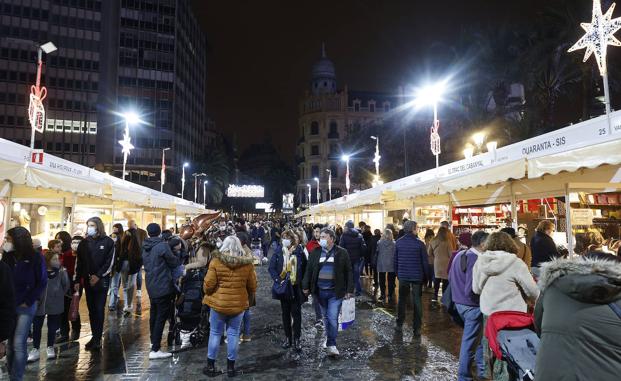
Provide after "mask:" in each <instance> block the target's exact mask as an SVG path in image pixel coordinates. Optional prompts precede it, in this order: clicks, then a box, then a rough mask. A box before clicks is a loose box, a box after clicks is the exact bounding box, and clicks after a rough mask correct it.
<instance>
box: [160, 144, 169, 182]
mask: <svg viewBox="0 0 621 381" xmlns="http://www.w3.org/2000/svg"><path fill="white" fill-rule="evenodd" d="M169 150H170V147H169V148H164V149H162V174H161V175H160V177H161V185H160V192H162V193H164V184H165V183H166V151H169Z"/></svg>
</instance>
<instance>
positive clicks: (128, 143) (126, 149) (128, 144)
mask: <svg viewBox="0 0 621 381" xmlns="http://www.w3.org/2000/svg"><path fill="white" fill-rule="evenodd" d="M123 118H124V119H125V131H124V132H123V140H119V144H120V145H121V147H123V149H122V150H121V152H123V176H122V177H123V180H125V175H127V172H126V171H125V167H126V166H127V157H128V156H129V154H130V153H131V150H132V149H134V145H133V144H132V138H131V137H130V136H129V125H130V124H131V125H134V124H136V123H139V122H140V118H138V115H136V114H135V113H133V112H127V113H125V114H123Z"/></svg>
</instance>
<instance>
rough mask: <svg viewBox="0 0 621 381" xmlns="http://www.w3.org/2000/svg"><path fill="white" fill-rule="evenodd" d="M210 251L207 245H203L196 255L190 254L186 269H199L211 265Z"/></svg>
mask: <svg viewBox="0 0 621 381" xmlns="http://www.w3.org/2000/svg"><path fill="white" fill-rule="evenodd" d="M209 259H210V252H209V248H207V246H201V247H199V248H198V250H197V251H196V255H190V256H189V258H188V263H187V264H186V265H185V270H186V271H187V270H191V269H199V268H202V267H207V266H208V265H209Z"/></svg>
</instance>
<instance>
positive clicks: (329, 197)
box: [326, 169, 332, 200]
mask: <svg viewBox="0 0 621 381" xmlns="http://www.w3.org/2000/svg"><path fill="white" fill-rule="evenodd" d="M326 172H328V199H329V200H332V170H330V169H326Z"/></svg>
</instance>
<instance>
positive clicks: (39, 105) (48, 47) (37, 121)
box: [28, 41, 56, 150]
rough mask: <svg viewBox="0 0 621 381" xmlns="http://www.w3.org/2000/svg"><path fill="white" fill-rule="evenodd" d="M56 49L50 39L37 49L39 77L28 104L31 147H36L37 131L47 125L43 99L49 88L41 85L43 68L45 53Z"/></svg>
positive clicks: (31, 88)
mask: <svg viewBox="0 0 621 381" xmlns="http://www.w3.org/2000/svg"><path fill="white" fill-rule="evenodd" d="M55 51H56V46H55V45H54V44H53V43H52V42H51V41H50V42H46V43H45V44H43V45H39V46H38V50H37V77H36V79H35V84H34V86H30V103H29V104H28V121H29V122H30V127H31V129H32V131H31V134H30V149H31V150H33V149H34V143H35V132H36V131H38V132H40V133H43V129H44V127H45V107H43V100H44V99H45V97H46V96H47V88H46V87H45V86H41V70H42V69H43V53H45V54H50V53H53V52H55Z"/></svg>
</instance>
